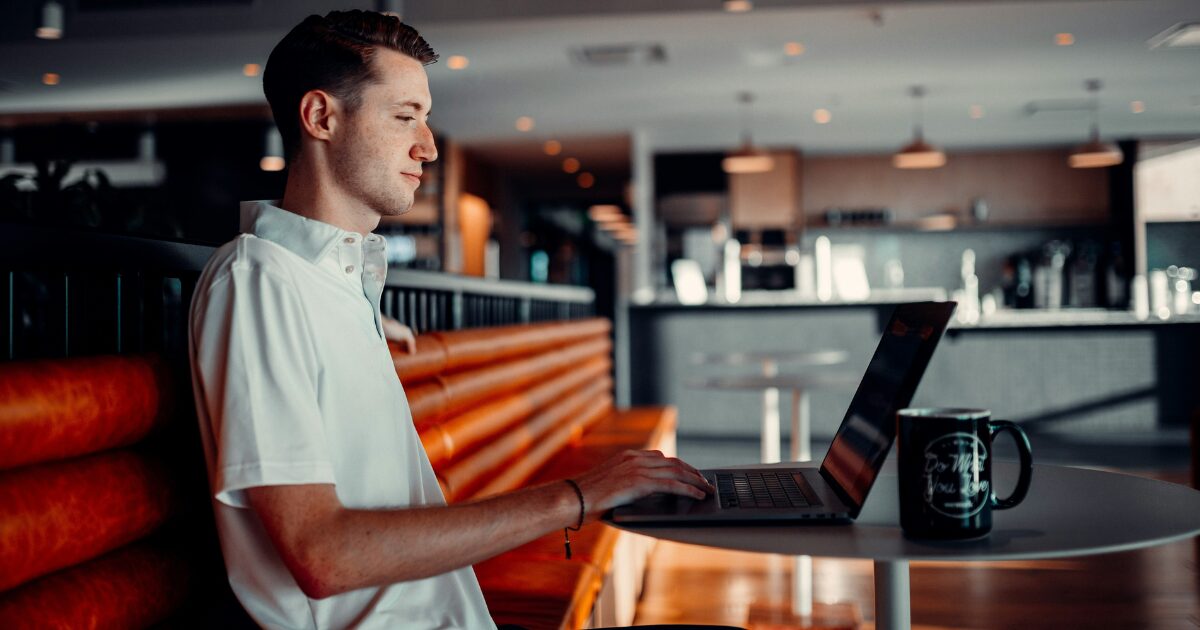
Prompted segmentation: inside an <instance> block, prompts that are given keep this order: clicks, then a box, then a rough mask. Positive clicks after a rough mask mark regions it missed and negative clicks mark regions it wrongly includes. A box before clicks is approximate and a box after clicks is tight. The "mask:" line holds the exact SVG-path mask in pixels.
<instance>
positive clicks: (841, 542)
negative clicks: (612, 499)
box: [620, 462, 1200, 630]
mask: <svg viewBox="0 0 1200 630" xmlns="http://www.w3.org/2000/svg"><path fill="white" fill-rule="evenodd" d="M779 466H781V467H786V466H787V464H780V465H779ZM993 477H994V478H993V481H995V482H996V486H997V488H999V489H1000V490H999V491H1000V492H1001V494H1003V493H1004V492H1006V491H1007V489H1008V488H1010V487H1012V485H1013V484H1014V483H1015V481H1016V478H1017V465H1016V464H1014V463H1011V462H997V463H996V464H995V468H994V470H993ZM896 481H897V480H896V475H895V472H894V470H892V471H888V470H886V469H885V471H884V473H882V474H881V475H880V477H879V479H878V480H877V481H876V483H875V487H874V488H872V489H871V493H870V495H869V496H868V498H867V501H866V504H865V505H864V506H863V510H862V513H861V514H859V517H858V519H857V520H856V521H855V522H854V523H852V524H849V525H807V524H805V525H742V526H729V525H722V526H689V527H677V526H655V525H639V526H636V527H634V526H629V525H621V526H620V527H622V528H624V529H627V530H629V531H632V532H637V533H639V534H644V535H647V536H652V537H654V538H660V539H663V540H673V541H676V542H682V543H689V544H694V545H703V546H707V547H718V548H723V549H736V550H741V551H758V552H763V553H776V554H788V555H810V556H821V557H829V558H869V559H872V560H874V561H875V623H876V627H877V628H880V629H881V630H889V629H893V628H895V629H907V628H909V627H910V623H911V622H910V618H911V612H910V609H909V607H910V599H909V583H908V563H909V562H910V561H913V560H942V561H972V560H976V561H984V560H986V561H995V560H1031V559H1045V558H1064V557H1071V556H1083V555H1091V554H1101V553H1113V552H1118V551H1129V550H1132V549H1140V548H1144V547H1152V546H1154V545H1161V544H1165V543H1169V542H1173V541H1176V540H1181V539H1184V538H1190V537H1192V536H1196V535H1198V534H1200V491H1197V490H1194V489H1192V488H1189V487H1187V486H1182V485H1179V484H1172V483H1167V482H1163V481H1156V480H1153V479H1147V478H1144V477H1135V476H1132V475H1125V474H1120V473H1114V472H1105V471H1099V470H1089V469H1083V468H1070V467H1065V466H1050V465H1036V464H1035V465H1034V471H1033V483H1032V485H1031V487H1030V489H1029V494H1028V495H1027V496H1026V497H1025V500H1024V501H1023V502H1022V503H1021V504H1020V505H1019V506H1017V507H1015V508H1013V509H1010V510H999V511H995V512H993V527H992V533H991V535H990V536H988V537H987V538H983V539H980V540H974V541H966V542H939V541H916V540H909V539H907V538H905V537H904V536H903V534H902V533H901V531H900V510H899V506H898V503H899V501H898V490H897V485H896Z"/></svg>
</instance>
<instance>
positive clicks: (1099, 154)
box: [1067, 79, 1125, 168]
mask: <svg viewBox="0 0 1200 630" xmlns="http://www.w3.org/2000/svg"><path fill="white" fill-rule="evenodd" d="M1084 86H1085V87H1086V88H1087V91H1088V92H1090V93H1091V94H1092V106H1091V108H1090V109H1091V111H1092V133H1091V135H1090V137H1089V138H1088V141H1087V142H1086V143H1084V144H1082V145H1080V146H1078V147H1076V148H1075V150H1074V151H1071V155H1070V157H1068V158H1067V163H1068V164H1069V165H1070V166H1071V168H1103V167H1106V166H1116V165H1117V164H1120V163H1121V162H1122V161H1124V159H1125V155H1124V154H1123V153H1121V149H1120V148H1119V147H1117V145H1115V144H1113V143H1111V142H1101V141H1100V97H1099V93H1100V88H1101V84H1100V80H1099V79H1089V80H1088V81H1087V82H1086V83H1084Z"/></svg>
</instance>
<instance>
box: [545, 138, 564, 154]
mask: <svg viewBox="0 0 1200 630" xmlns="http://www.w3.org/2000/svg"><path fill="white" fill-rule="evenodd" d="M542 151H544V152H545V153H546V155H558V154H559V153H562V143H561V142H559V141H558V140H547V141H546V143H545V144H543V145H542Z"/></svg>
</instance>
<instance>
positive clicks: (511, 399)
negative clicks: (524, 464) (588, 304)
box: [421, 357, 612, 468]
mask: <svg viewBox="0 0 1200 630" xmlns="http://www.w3.org/2000/svg"><path fill="white" fill-rule="evenodd" d="M611 367H612V363H611V362H610V361H609V360H608V358H607V357H592V358H590V359H587V360H586V361H584V362H583V363H581V364H580V365H579V366H578V368H577V369H574V370H566V371H563V372H561V373H559V374H556V375H554V376H552V377H551V378H550V380H547V381H545V382H543V383H540V384H538V385H535V386H533V387H530V388H529V389H527V390H524V391H519V392H515V393H512V394H509V395H507V396H504V397H502V398H500V399H498V400H495V401H491V402H488V403H485V404H481V405H479V406H477V407H474V408H471V409H468V410H466V411H464V412H462V413H460V414H458V415H457V416H454V417H453V418H448V419H446V420H445V421H444V422H442V423H441V424H439V425H437V426H431V427H429V428H428V429H426V430H424V431H422V433H421V441H422V442H423V443H424V445H425V452H426V453H427V454H428V455H429V461H430V462H431V463H432V464H433V466H434V468H440V467H441V466H442V465H443V464H445V463H446V462H448V461H450V460H453V459H457V458H459V457H461V456H462V455H463V454H465V453H469V452H471V451H473V450H475V449H476V448H478V447H479V446H480V445H481V444H483V443H485V442H486V441H487V440H488V439H489V438H491V437H492V436H494V435H496V434H498V433H500V432H502V431H504V430H505V429H507V428H508V427H509V426H511V425H513V424H514V423H516V422H518V421H520V420H523V419H525V418H528V417H529V416H531V415H532V414H533V413H534V412H535V411H537V410H538V409H541V408H542V407H545V406H546V405H548V404H550V403H551V402H553V401H554V400H557V399H560V398H562V397H563V396H564V395H566V394H568V393H569V392H571V391H574V390H576V389H578V388H579V387H581V386H583V385H584V384H586V383H589V382H594V381H595V380H596V379H600V378H607V377H608V373H609V370H610V369H611Z"/></svg>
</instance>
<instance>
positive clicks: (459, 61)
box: [446, 55, 471, 70]
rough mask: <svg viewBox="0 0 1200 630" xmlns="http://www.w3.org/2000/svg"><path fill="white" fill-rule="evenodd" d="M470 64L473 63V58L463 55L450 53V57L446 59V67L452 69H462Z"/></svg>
mask: <svg viewBox="0 0 1200 630" xmlns="http://www.w3.org/2000/svg"><path fill="white" fill-rule="evenodd" d="M469 65H471V60H470V59H467V58H466V57H464V56H462V55H450V58H449V59H447V60H446V67H448V68H450V69H451V70H462V69H463V68H466V67H467V66H469Z"/></svg>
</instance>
